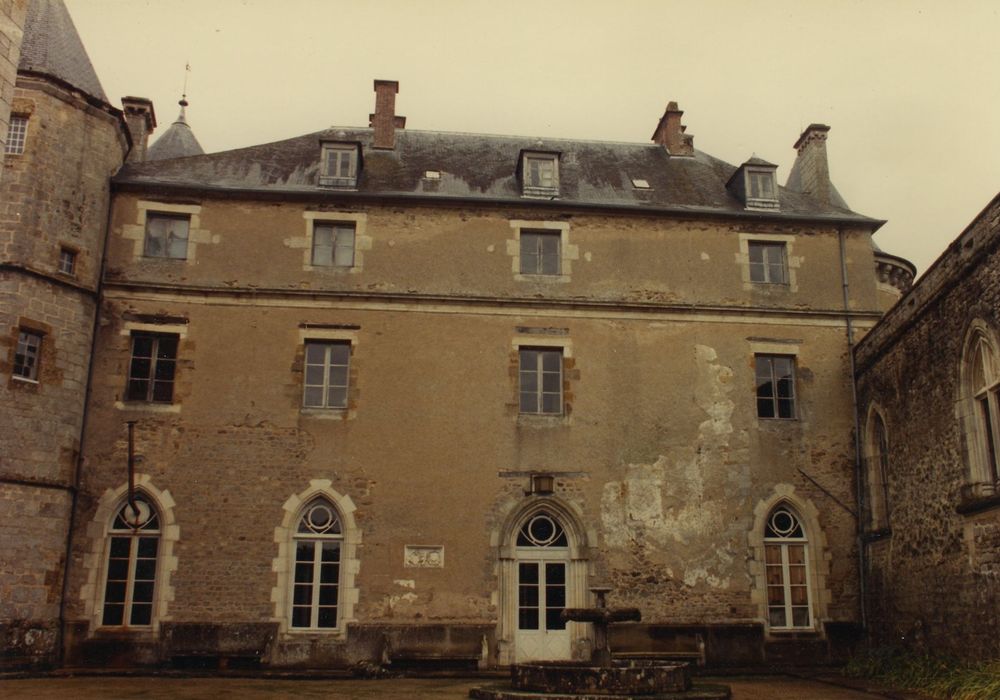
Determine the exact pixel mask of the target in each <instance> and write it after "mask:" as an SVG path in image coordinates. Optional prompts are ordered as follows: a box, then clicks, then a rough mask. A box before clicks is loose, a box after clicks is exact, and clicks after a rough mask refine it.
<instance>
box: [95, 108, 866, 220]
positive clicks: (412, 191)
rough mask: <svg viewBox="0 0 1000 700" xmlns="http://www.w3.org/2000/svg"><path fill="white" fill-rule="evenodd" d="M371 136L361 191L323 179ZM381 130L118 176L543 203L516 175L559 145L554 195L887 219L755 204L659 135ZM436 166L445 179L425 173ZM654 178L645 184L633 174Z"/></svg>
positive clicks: (797, 200)
mask: <svg viewBox="0 0 1000 700" xmlns="http://www.w3.org/2000/svg"><path fill="white" fill-rule="evenodd" d="M321 140H336V141H357V142H360V143H361V144H362V147H363V151H362V153H363V155H362V163H363V165H362V171H361V176H360V177H359V180H358V185H357V189H356V191H344V190H337V189H331V188H320V187H318V186H317V182H318V175H319V167H320V162H319V161H320V141H321ZM371 144H372V130H371V129H359V128H352V129H342V128H338V127H333V128H330V129H327V130H325V131H320V132H316V133H312V134H306V135H304V136H298V137H295V138H291V139H287V140H284V141H276V142H274V143H267V144H262V145H259V146H251V147H249V148H241V149H237V150H232V151H224V152H221V153H211V154H207V155H200V156H193V157H188V158H178V159H174V160H169V161H156V162H145V163H134V164H129V165H127V166H126V167H124V168H123V169H122V170H121V171H120V172H119V173H118V175H116V176H115V178H114V182H115V183H116V184H117V185H119V186H121V185H129V186H151V187H156V188H165V189H182V190H199V191H216V192H231V193H234V194H235V193H240V192H243V193H247V194H252V193H262V194H263V193H271V194H274V195H278V196H287V195H293V194H294V195H299V194H302V195H311V196H316V197H322V196H324V195H328V194H332V195H335V196H337V197H338V198H342V197H354V198H358V199H364V198H371V197H381V198H385V197H398V198H415V199H424V200H466V201H468V200H474V201H475V200H478V201H484V202H499V203H511V204H514V203H520V204H524V203H536V204H537V203H539V200H537V199H529V198H526V197H522V195H521V186H520V182H519V181H518V179H517V176H516V174H515V169H516V166H517V159H518V155H519V153H520V152H521V151H522V150H543V151H558V152H559V153H560V154H561V155H560V158H559V195H558V197H557V198H555V199H554V200H553V201H552V204H554V205H555V206H559V207H562V208H566V207H567V206H580V207H588V206H596V207H613V208H625V209H632V210H637V211H642V210H646V211H651V212H652V211H670V212H676V213H685V212H689V213H692V214H698V213H701V214H722V215H732V216H763V215H766V216H768V217H769V218H770V217H779V218H785V217H787V218H798V219H801V218H810V219H830V220H837V221H847V220H850V221H855V222H858V223H862V222H863V223H866V224H870V225H872V226H873V227H874V228H877V227H878V226H880V225H881V224H882V223H883V222H881V221H878V220H876V219H871V218H869V217H866V216H862V215H860V214H857V213H855V212H852V211H851V210H849V209H847V208H846V207H836V206H830V205H824V204H821V203H819V202H818V201H816V200H815V199H813V198H811V197H810V196H808V195H805V194H800V193H798V192H793V191H791V190H788V189H785V188H779V190H780V191H779V200H780V205H781V207H780V210H777V211H768V212H756V211H747V210H746V209H745V208H744V207H743V204H742V203H741V202H740V201H739V200H737V199H736V198H735V197H734V196H733V195H732V194H730V192H729V191H728V190H727V189H726V182H727V181H728V180H729V178H730V176H731V175H732V174H733V172H734V171H735V170H736V167H735V166H733V165H730V164H728V163H725V162H723V161H721V160H718V159H716V158H713V157H712V156H709V155H707V154H705V153H702V152H700V151H696V152H695V155H694V156H693V157H672V156H670V155H669V154H668V153H667V151H666V150H665V149H664V148H663V147H662V146H659V145H657V144H635V143H619V142H602V141H576V140H564V139H544V140H542V141H540V140H538V139H536V138H531V137H518V136H491V135H482V134H463V133H450V132H433V131H415V130H410V129H403V130H397V132H396V147H395V149H394V150H374V149H372V147H371ZM427 170H436V171H439V172H440V173H441V177H440V179H438V180H430V179H425V178H424V172H425V171H427ZM632 178H641V179H644V180H647V181H648V182H649V184H650V189H648V190H645V189H636V188H635V187H633V185H632V182H631V179H632Z"/></svg>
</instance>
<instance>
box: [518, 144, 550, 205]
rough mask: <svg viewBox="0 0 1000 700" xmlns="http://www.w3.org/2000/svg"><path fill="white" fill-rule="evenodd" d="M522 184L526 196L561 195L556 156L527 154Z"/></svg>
mask: <svg viewBox="0 0 1000 700" xmlns="http://www.w3.org/2000/svg"><path fill="white" fill-rule="evenodd" d="M522 167H523V172H522V174H521V178H522V180H521V184H522V187H523V189H524V192H525V193H526V194H539V195H554V194H558V193H559V161H558V159H557V158H556V156H555V155H549V154H533V155H532V154H525V156H524V160H523V162H522Z"/></svg>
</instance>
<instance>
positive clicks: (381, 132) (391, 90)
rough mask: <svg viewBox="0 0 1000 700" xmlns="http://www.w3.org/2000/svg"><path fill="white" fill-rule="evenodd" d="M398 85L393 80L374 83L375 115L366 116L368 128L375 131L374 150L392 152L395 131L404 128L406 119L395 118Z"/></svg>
mask: <svg viewBox="0 0 1000 700" xmlns="http://www.w3.org/2000/svg"><path fill="white" fill-rule="evenodd" d="M398 92H399V83H398V82H397V81H395V80H376V81H375V113H374V114H369V115H368V126H370V127H372V128H373V129H375V138H374V143H373V145H374V146H375V148H386V149H389V150H392V149H393V148H395V147H396V129H403V128H405V127H406V117H397V116H396V93H398Z"/></svg>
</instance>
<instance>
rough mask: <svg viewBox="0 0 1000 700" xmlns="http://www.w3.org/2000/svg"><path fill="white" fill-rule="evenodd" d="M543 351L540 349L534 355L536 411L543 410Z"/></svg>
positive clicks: (542, 411)
mask: <svg viewBox="0 0 1000 700" xmlns="http://www.w3.org/2000/svg"><path fill="white" fill-rule="evenodd" d="M544 367H545V351H544V350H540V351H539V352H538V353H536V355H535V401H536V402H537V405H538V412H539V413H544V412H545V400H544V399H545V389H544V382H545V371H544V369H543V368H544Z"/></svg>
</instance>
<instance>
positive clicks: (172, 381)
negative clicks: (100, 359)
mask: <svg viewBox="0 0 1000 700" xmlns="http://www.w3.org/2000/svg"><path fill="white" fill-rule="evenodd" d="M141 338H145V339H149V340H150V341H151V342H152V346H151V348H150V354H149V356H148V357H147V356H137V355H136V354H135V353H136V341H137V340H138V339H141ZM168 339H169V340H173V342H174V352H173V357H167V356H163V357H161V356H160V355H159V349H160V341H161V340H168ZM180 340H181V338H180V334H178V333H163V332H154V331H147V330H132V331H131V332H130V334H129V364H128V373H127V375H126V377H125V392H124V401H126V402H128V403H135V404H162V405H171V404H173V403H174V389H175V387H176V384H177V361H178V356H179V354H180ZM143 360H148V361H149V363H150V366H149V371H148V372H147V373H146V375H147V376H145V377H138V376H136V377H133V369H134V366H135V364H136V363H137V362H141V361H143ZM162 362H172V363H173V367H172V369H171V371H170V378H169V379H157V378H156V377H157V370H158V368H159V366H160V365H161V363H162ZM134 381H135V382H146V383H147V384H146V390H145V392H144V393H145V398H133V394H132V389H131V387H132V382H134ZM157 382H160V383H161V384H169V387H170V398H169V399H157V398H155V396H156V384H157Z"/></svg>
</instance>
